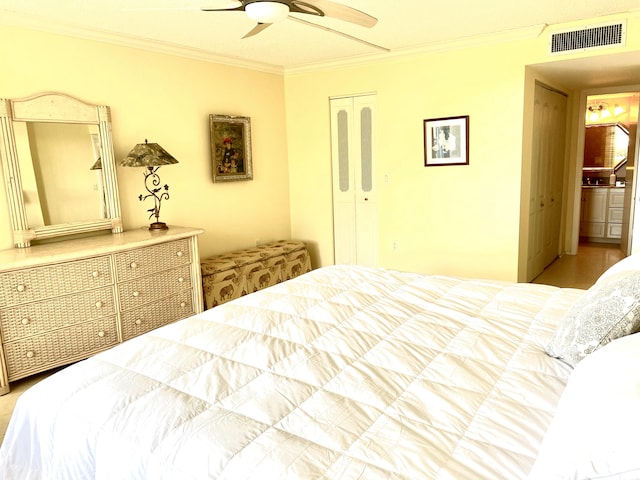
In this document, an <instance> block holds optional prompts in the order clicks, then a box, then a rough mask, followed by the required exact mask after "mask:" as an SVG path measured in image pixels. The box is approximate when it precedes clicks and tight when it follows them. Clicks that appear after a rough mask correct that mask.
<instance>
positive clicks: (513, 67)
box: [0, 16, 640, 280]
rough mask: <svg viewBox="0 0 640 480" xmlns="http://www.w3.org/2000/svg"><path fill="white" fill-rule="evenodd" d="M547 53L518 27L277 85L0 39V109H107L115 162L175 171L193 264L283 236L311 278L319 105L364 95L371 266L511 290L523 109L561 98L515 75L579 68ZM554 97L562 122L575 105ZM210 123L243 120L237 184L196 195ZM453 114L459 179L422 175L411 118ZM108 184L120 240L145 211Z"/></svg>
mask: <svg viewBox="0 0 640 480" xmlns="http://www.w3.org/2000/svg"><path fill="white" fill-rule="evenodd" d="M607 20H609V19H607ZM628 20H629V25H628V39H627V47H626V48H617V49H609V50H606V51H602V52H598V54H599V55H607V54H610V53H616V52H628V51H640V38H639V36H640V28H639V26H638V22H639V20H638V19H637V18H636V17H633V16H629V19H628ZM582 23H583V24H585V23H593V22H582ZM547 40H548V35H547V33H546V32H545V33H541V32H540V31H539V30H536V29H528V30H525V31H522V32H511V33H509V34H505V35H498V36H495V37H487V38H483V39H475V40H473V41H469V42H466V41H463V42H459V43H458V44H457V45H445V46H442V48H440V47H434V48H432V49H429V50H421V51H420V52H417V51H416V52H413V54H412V55H402V56H397V57H393V56H392V57H391V58H390V59H386V60H379V61H377V62H373V61H372V62H369V63H359V64H353V65H351V66H334V67H333V68H324V69H315V70H313V71H311V70H310V71H308V72H305V71H298V72H295V73H294V72H289V73H287V74H286V75H278V74H274V73H265V72H259V71H255V70H250V69H246V68H240V67H231V66H225V65H220V64H214V63H208V62H205V61H199V60H194V59H187V58H180V57H177V56H171V55H165V54H160V53H153V52H149V51H143V50H138V49H134V48H127V47H121V46H114V45H108V44H105V43H99V42H94V41H88V40H79V39H72V38H67V37H63V36H58V35H53V34H47V33H38V32H34V31H30V30H26V29H20V28H13V27H0V58H2V59H3V67H4V73H3V75H1V76H0V96H2V97H5V98H17V97H23V96H28V95H31V94H34V93H37V92H41V91H61V92H65V93H68V94H71V95H73V96H75V97H78V98H80V99H83V100H86V101H88V102H92V103H98V104H107V105H110V106H111V111H112V118H113V137H114V144H115V150H116V151H115V153H116V158H117V159H121V158H123V157H124V156H125V155H126V153H127V152H128V151H129V150H130V149H131V148H132V147H133V145H134V144H136V143H139V142H142V141H143V140H144V139H145V138H148V139H149V141H153V142H157V143H159V144H161V145H162V146H163V147H164V148H165V149H166V150H167V151H169V152H170V153H171V154H172V155H174V156H175V157H176V158H177V159H178V160H179V162H180V163H179V164H178V165H171V166H166V167H163V168H162V169H161V170H160V174H161V177H162V180H163V182H166V183H168V184H169V185H170V193H171V199H170V200H169V201H167V202H165V203H164V204H163V206H162V212H161V220H164V221H167V222H168V223H173V224H178V225H185V226H195V227H202V228H204V229H205V230H206V234H205V235H203V236H202V237H201V238H200V248H201V254H202V255H203V256H205V255H210V254H214V253H220V252H224V251H229V250H232V249H235V248H240V247H246V246H252V245H254V244H255V243H256V241H262V242H264V241H268V240H274V239H278V238H298V239H301V240H304V241H306V242H308V243H309V245H310V247H311V251H312V261H313V266H314V267H318V266H324V265H329V264H331V263H332V262H333V233H332V201H331V197H332V195H331V158H330V148H331V144H330V132H329V124H330V123H329V99H330V98H331V97H334V96H342V95H352V94H360V93H370V92H375V93H376V94H377V109H378V110H377V118H378V123H377V134H378V136H377V138H378V145H377V147H378V155H377V160H378V164H377V166H376V177H375V181H376V183H377V186H378V191H379V197H378V205H379V219H378V224H379V233H380V235H379V245H378V247H379V264H380V265H381V266H385V267H390V268H398V269H405V270H414V271H421V272H426V273H446V274H456V275H465V276H481V277H485V278H497V279H504V280H516V279H517V278H518V274H519V272H518V258H519V256H522V255H521V251H522V248H523V246H522V242H521V240H520V239H521V238H526V222H522V224H521V221H520V219H521V216H522V217H523V218H526V215H527V214H528V212H527V211H526V208H528V207H527V206H526V202H521V196H522V198H526V195H525V193H526V191H525V190H526V185H527V182H528V178H529V171H528V168H529V165H528V162H529V150H530V142H531V133H530V131H529V130H528V129H529V128H530V109H529V107H528V106H529V105H530V104H531V102H532V96H533V86H534V84H535V81H536V80H538V79H541V80H543V81H545V82H546V83H550V84H552V86H555V87H557V88H563V85H561V84H558V85H554V80H551V79H545V78H543V77H541V76H540V75H537V74H536V73H535V69H531V68H528V67H527V66H528V65H535V64H539V63H545V62H558V61H563V60H565V59H571V58H573V57H580V56H581V55H580V54H578V55H569V56H563V57H561V58H553V59H550V58H549V57H548V56H547V54H546V50H547ZM587 55H590V56H594V57H595V56H596V55H594V54H593V53H591V54H582V56H587ZM596 64H597V62H594V65H596ZM568 93H570V94H571V95H572V96H571V97H570V105H571V108H573V109H576V114H577V107H576V105H577V104H578V103H579V102H577V101H576V100H575V98H574V97H575V92H570V91H569V92H568ZM211 113H216V114H230V115H242V116H250V117H251V123H252V136H253V142H252V144H253V159H254V176H255V179H254V180H253V181H245V182H233V183H226V184H213V183H212V181H211V166H210V152H209V132H208V115H209V114H211ZM459 115H469V116H470V165H468V166H451V167H431V168H425V167H424V166H423V162H424V150H423V130H422V129H423V120H424V119H427V118H440V117H449V116H459ZM117 174H118V180H119V183H120V199H121V203H122V217H123V221H124V226H125V228H138V227H140V226H142V225H145V224H147V223H149V220H147V213H146V210H147V208H150V205H146V204H141V203H140V202H139V201H138V199H137V197H138V195H139V194H140V193H142V173H141V172H139V171H136V170H134V169H125V168H122V167H118V171H117ZM385 175H387V176H388V178H389V179H390V181H389V182H388V183H385V182H383V179H384V176H385ZM2 190H3V189H2ZM523 232H524V234H523ZM10 233H11V232H10V224H9V220H8V209H7V205H6V199H5V195H4V191H3V192H2V193H1V194H0V234H1V240H2V241H1V244H0V248H10V247H11V240H10ZM394 241H396V242H397V245H398V248H397V250H396V251H393V250H392V244H393V242H394ZM525 253H526V252H525Z"/></svg>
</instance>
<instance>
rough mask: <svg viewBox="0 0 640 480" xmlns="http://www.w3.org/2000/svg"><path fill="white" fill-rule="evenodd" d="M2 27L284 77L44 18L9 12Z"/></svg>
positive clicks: (269, 69) (278, 70) (273, 69)
mask: <svg viewBox="0 0 640 480" xmlns="http://www.w3.org/2000/svg"><path fill="white" fill-rule="evenodd" d="M0 24H3V25H8V26H14V27H22V28H27V29H31V30H37V31H43V32H47V33H53V34H57V35H63V36H68V37H74V38H79V39H82V40H92V41H95V42H101V43H108V44H111V45H118V46H122V47H130V48H137V49H140V50H147V51H151V52H155V53H163V54H167V55H173V56H177V57H183V58H190V59H193V60H201V61H204V62H211V63H218V64H222V65H227V66H231V67H239V68H246V69H250V70H257V71H261V72H265V73H273V74H278V75H282V74H283V73H284V68H283V67H280V66H277V65H271V64H267V63H261V62H255V61H249V60H244V59H240V58H234V57H228V56H224V55H217V54H213V53H210V52H207V51H205V50H201V49H198V48H191V47H184V46H181V45H176V44H172V43H169V42H163V41H160V40H148V39H144V38H140V37H135V36H132V35H125V34H116V33H112V32H107V31H104V30H97V29H89V28H82V27H78V26H73V25H67V24H62V23H59V22H51V21H50V20H47V19H44V18H36V17H26V16H23V15H18V14H15V13H12V12H9V11H2V15H1V16H0Z"/></svg>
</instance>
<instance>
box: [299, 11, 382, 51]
mask: <svg viewBox="0 0 640 480" xmlns="http://www.w3.org/2000/svg"><path fill="white" fill-rule="evenodd" d="M288 19H289V20H293V21H294V22H298V23H302V24H303V25H308V26H310V27H315V28H319V29H320V30H324V31H325V32H331V33H335V34H336V35H340V36H341V37H345V38H348V39H349V40H354V41H356V42H359V43H362V44H364V45H367V46H369V47H373V48H376V49H378V50H382V51H384V52H390V51H391V50H390V49H388V48H386V47H381V46H380V45H376V44H375V43H371V42H367V41H366V40H362V39H361V38H358V37H354V36H353V35H349V34H348V33H344V32H340V31H339V30H334V29H333V28H329V27H325V26H324V25H318V24H317V23H313V22H308V21H306V20H302V19H301V18H297V17H294V16H291V15H289V17H288Z"/></svg>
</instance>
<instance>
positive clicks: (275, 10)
mask: <svg viewBox="0 0 640 480" xmlns="http://www.w3.org/2000/svg"><path fill="white" fill-rule="evenodd" d="M244 10H245V12H247V15H248V16H249V18H251V19H253V20H255V21H256V22H258V23H276V22H280V21H282V20H284V19H285V18H287V16H288V15H289V6H288V5H287V4H286V3H281V2H251V3H248V4H246V5H245V7H244Z"/></svg>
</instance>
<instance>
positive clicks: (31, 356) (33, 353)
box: [27, 350, 35, 358]
mask: <svg viewBox="0 0 640 480" xmlns="http://www.w3.org/2000/svg"><path fill="white" fill-rule="evenodd" d="M34 356H35V352H33V351H31V350H29V351H28V352H27V358H33V357H34Z"/></svg>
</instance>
